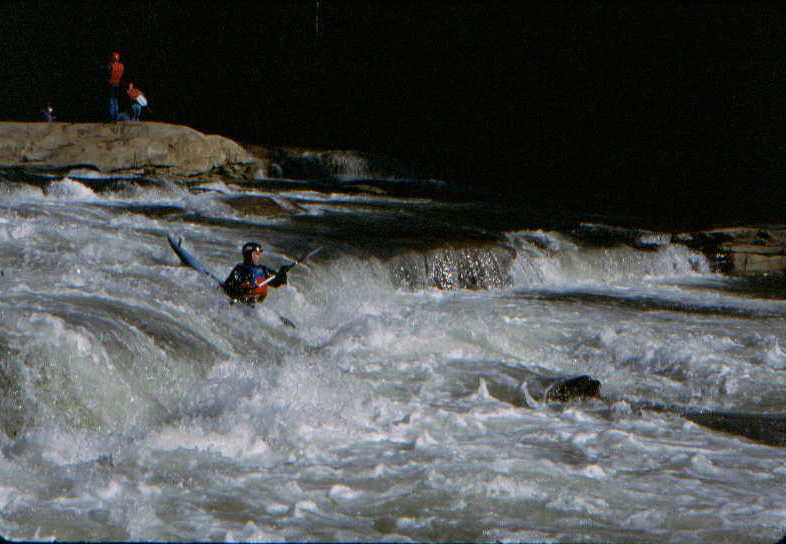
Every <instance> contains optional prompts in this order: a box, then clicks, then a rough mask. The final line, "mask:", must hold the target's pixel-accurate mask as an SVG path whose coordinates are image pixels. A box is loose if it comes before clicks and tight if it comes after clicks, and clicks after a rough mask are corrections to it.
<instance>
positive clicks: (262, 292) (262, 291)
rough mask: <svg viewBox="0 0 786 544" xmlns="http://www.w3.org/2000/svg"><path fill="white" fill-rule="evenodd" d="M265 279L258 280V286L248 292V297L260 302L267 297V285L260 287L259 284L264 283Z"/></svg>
mask: <svg viewBox="0 0 786 544" xmlns="http://www.w3.org/2000/svg"><path fill="white" fill-rule="evenodd" d="M264 281H265V278H257V280H256V285H255V286H254V287H252V288H250V289H249V290H248V296H250V297H254V298H257V299H258V301H259V302H262V300H263V299H264V298H265V297H266V296H267V285H262V286H260V285H259V284H260V283H262V282H264Z"/></svg>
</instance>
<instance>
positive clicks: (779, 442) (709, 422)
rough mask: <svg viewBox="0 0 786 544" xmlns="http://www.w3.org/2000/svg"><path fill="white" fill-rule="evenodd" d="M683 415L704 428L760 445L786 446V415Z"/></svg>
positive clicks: (691, 413) (733, 413)
mask: <svg viewBox="0 0 786 544" xmlns="http://www.w3.org/2000/svg"><path fill="white" fill-rule="evenodd" d="M683 415H684V417H685V418H686V419H689V420H690V421H693V422H694V423H697V424H699V425H701V426H702V427H707V428H709V429H713V430H716V431H721V432H724V433H729V434H733V435H736V436H743V437H745V438H749V439H750V440H753V441H755V442H759V443H760V444H767V445H769V446H786V415H771V414H744V413H735V412H688V413H685V414H683Z"/></svg>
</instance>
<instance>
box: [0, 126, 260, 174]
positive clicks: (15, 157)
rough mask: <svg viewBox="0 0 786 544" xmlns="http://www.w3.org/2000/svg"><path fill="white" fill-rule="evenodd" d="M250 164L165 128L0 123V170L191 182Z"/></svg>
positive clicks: (229, 144) (180, 129)
mask: <svg viewBox="0 0 786 544" xmlns="http://www.w3.org/2000/svg"><path fill="white" fill-rule="evenodd" d="M255 161H256V159H255V158H254V156H253V155H251V154H250V153H249V152H248V151H246V150H245V149H244V148H243V147H242V146H241V145H240V144H238V143H236V142H234V141H232V140H230V139H228V138H224V137H223V136H217V135H206V134H202V133H201V132H198V131H196V130H194V129H192V128H189V127H185V126H181V125H170V124H166V123H151V122H138V121H127V122H118V123H11V122H0V164H2V165H4V166H19V167H33V166H40V167H43V168H66V167H74V166H81V167H93V168H95V169H97V170H99V171H101V172H123V171H130V170H139V169H145V170H153V171H156V172H158V173H163V174H171V175H176V176H191V175H197V174H202V173H206V172H209V171H211V170H213V169H215V168H219V167H222V166H226V165H236V164H251V163H254V162H255Z"/></svg>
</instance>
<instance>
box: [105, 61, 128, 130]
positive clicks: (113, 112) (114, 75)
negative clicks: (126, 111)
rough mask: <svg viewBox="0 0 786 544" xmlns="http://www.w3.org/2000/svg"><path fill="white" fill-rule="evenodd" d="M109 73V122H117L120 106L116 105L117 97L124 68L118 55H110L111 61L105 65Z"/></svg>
mask: <svg viewBox="0 0 786 544" xmlns="http://www.w3.org/2000/svg"><path fill="white" fill-rule="evenodd" d="M107 70H108V72H109V79H108V80H107V83H108V84H109V120H110V121H117V119H118V115H119V113H120V104H119V103H118V95H119V94H120V82H121V81H122V80H123V72H124V71H125V66H123V63H122V62H120V53H118V52H114V53H112V60H111V61H110V62H109V64H108V65H107Z"/></svg>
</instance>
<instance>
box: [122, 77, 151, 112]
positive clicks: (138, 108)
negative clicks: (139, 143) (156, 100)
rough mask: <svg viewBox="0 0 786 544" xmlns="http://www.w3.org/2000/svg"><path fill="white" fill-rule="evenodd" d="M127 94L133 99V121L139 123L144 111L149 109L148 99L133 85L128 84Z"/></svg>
mask: <svg viewBox="0 0 786 544" xmlns="http://www.w3.org/2000/svg"><path fill="white" fill-rule="evenodd" d="M126 94H128V98H130V99H131V119H133V120H134V121H139V119H140V117H142V109H143V108H146V107H147V98H145V95H143V94H142V91H141V90H139V89H138V88H136V87H134V84H133V83H129V84H128V90H127V91H126Z"/></svg>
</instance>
